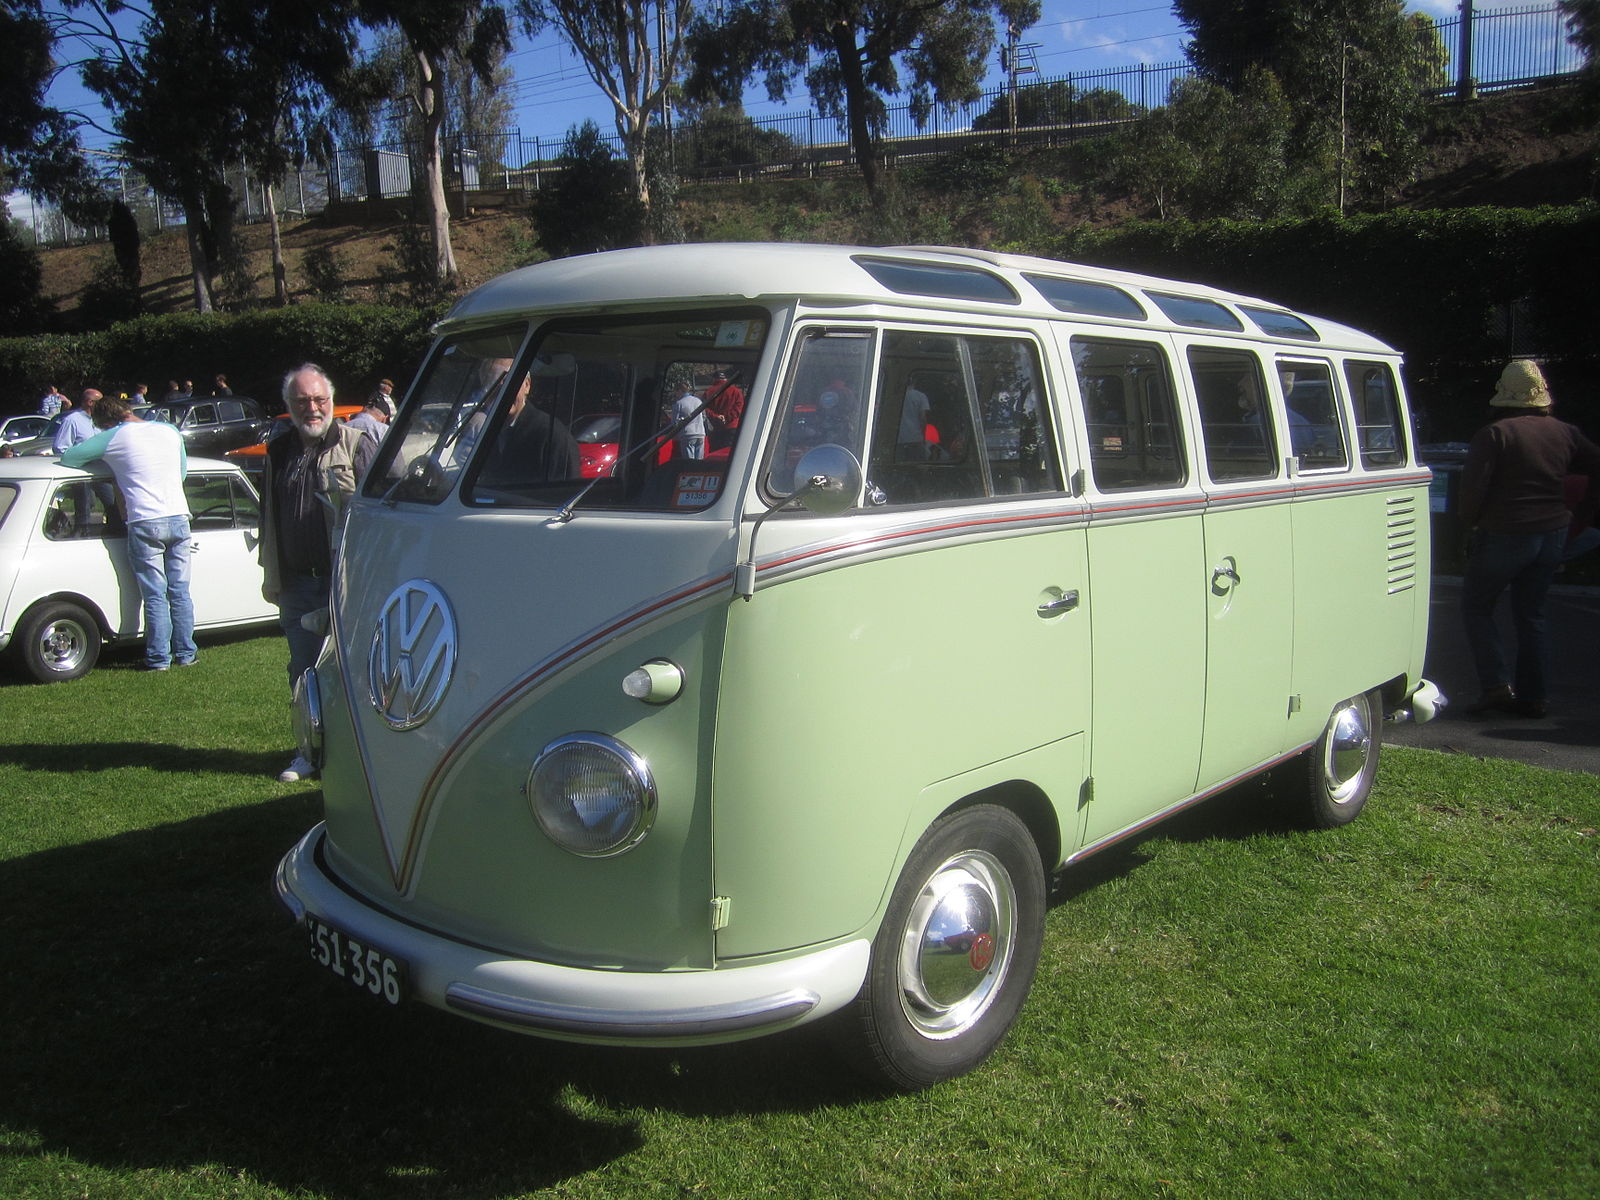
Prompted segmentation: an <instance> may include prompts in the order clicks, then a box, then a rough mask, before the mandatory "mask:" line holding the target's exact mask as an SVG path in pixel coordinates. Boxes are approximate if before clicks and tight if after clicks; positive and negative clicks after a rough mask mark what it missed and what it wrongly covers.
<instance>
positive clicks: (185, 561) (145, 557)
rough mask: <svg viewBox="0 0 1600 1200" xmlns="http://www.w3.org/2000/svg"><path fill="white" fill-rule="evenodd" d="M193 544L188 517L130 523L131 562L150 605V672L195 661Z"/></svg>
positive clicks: (147, 657)
mask: <svg viewBox="0 0 1600 1200" xmlns="http://www.w3.org/2000/svg"><path fill="white" fill-rule="evenodd" d="M189 540H190V534H189V518H188V517H156V518H154V519H153V520H149V521H129V522H128V558H129V559H130V560H132V562H133V577H134V579H136V580H137V581H138V583H139V595H140V596H141V597H142V598H143V600H144V637H145V642H144V661H145V665H146V666H149V667H165V666H167V665H169V664H170V663H171V661H172V660H173V659H176V660H177V661H178V662H180V663H184V662H188V661H189V660H191V659H192V658H194V656H195V645H194V601H193V600H192V599H190V597H189Z"/></svg>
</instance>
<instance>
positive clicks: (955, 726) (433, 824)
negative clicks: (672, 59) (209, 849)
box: [277, 245, 1438, 1087]
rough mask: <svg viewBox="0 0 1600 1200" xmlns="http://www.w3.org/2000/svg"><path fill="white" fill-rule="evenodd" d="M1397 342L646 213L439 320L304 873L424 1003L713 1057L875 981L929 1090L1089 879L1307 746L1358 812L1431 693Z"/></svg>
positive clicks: (383, 518)
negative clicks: (628, 235) (1151, 833)
mask: <svg viewBox="0 0 1600 1200" xmlns="http://www.w3.org/2000/svg"><path fill="white" fill-rule="evenodd" d="M1427 493H1428V472H1427V470H1426V469H1424V468H1422V467H1420V466H1418V465H1417V462H1416V459H1415V457H1414V451H1413V447H1412V444H1411V436H1410V429H1409V422H1408V420H1407V415H1406V406H1405V398H1404V393H1403V390H1402V385H1401V378H1400V359H1399V356H1398V355H1397V354H1396V352H1395V351H1394V350H1392V349H1390V348H1389V347H1388V346H1385V345H1383V344H1382V343H1381V342H1379V341H1377V340H1375V339H1373V338H1371V337H1369V336H1367V335H1365V334H1362V333H1359V332H1357V331H1355V330H1353V329H1349V328H1346V327H1344V326H1341V325H1337V324H1334V323H1332V322H1329V321H1324V320H1319V319H1317V318H1315V317H1310V316H1304V315H1301V314H1298V313H1294V312H1290V311H1288V310H1287V309H1285V308H1283V307H1282V306H1279V305H1275V304H1271V303H1268V302H1264V301H1260V300H1253V299H1249V298H1247V297H1243V296H1236V295H1232V294H1229V293H1225V292H1221V291H1218V290H1216V289H1213V288H1208V287H1202V286H1198V285H1194V284H1187V283H1178V282H1174V281H1169V280H1162V279H1155V278H1146V277H1141V276H1135V275H1129V274H1122V273H1117V272H1111V271H1105V270H1100V269H1095V268H1090V267H1082V266H1075V265H1072V264H1067V263H1060V262H1050V261H1045V260H1041V259H1032V258H1024V257H1017V256H1010V255H999V254H989V253H982V252H977V251H967V250H950V249H929V248H906V249H861V248H849V247H823V246H802V245H723V246H707V245H689V246H664V247H655V248H648V249H639V250H625V251H618V252H614V253H608V254H597V255H592V256H588V257H581V258H571V259H564V260H559V261H555V262H549V263H543V264H540V265H538V266H534V267H529V268H526V269H524V270H520V271H516V272H513V273H511V274H509V275H506V276H503V277H501V278H499V279H496V280H494V281H492V282H490V283H488V284H486V285H485V286H483V287H481V288H479V289H478V290H477V291H475V292H473V293H472V294H471V295H469V296H467V297H466V298H465V299H463V300H462V301H461V302H460V303H459V304H458V305H457V306H456V307H455V309H454V310H453V311H452V312H451V314H450V315H449V317H448V318H447V319H446V320H445V321H444V322H443V323H442V324H441V326H440V328H439V336H438V341H437V344H436V345H435V346H434V348H433V351H432V353H431V355H430V357H429V359H428V361H427V363H426V365H425V366H424V367H423V369H422V371H421V373H420V375H419V377H418V379H417V380H416V382H415V383H414V384H413V386H412V388H411V390H410V393H409V395H408V396H407V398H406V401H405V403H404V405H403V406H402V410H401V412H400V413H399V415H398V417H397V418H396V420H395V423H394V426H393V430H392V432H391V433H390V434H389V436H388V439H387V441H386V443H385V446H384V449H383V451H382V453H381V455H380V457H379V459H378V461H377V462H376V463H375V464H374V466H373V469H372V471H371V473H370V476H369V477H368V479H367V480H366V482H365V484H364V486H363V488H362V491H361V494H360V495H359V496H358V497H357V498H356V500H355V502H354V503H353V504H352V505H351V507H350V511H349V519H348V525H347V527H346V529H345V535H344V543H343V550H342V553H341V556H340V559H339V564H338V570H337V574H336V579H335V586H334V603H333V608H332V625H331V630H330V635H329V638H328V642H327V645H326V648H325V649H324V652H323V654H322V657H321V660H320V661H319V663H318V664H317V666H316V668H315V669H314V670H313V671H310V672H308V673H307V674H306V676H305V677H304V679H303V680H302V683H301V686H300V689H299V697H300V698H299V701H298V712H299V721H300V726H301V740H302V750H303V752H304V753H305V754H306V755H307V756H308V757H309V758H310V759H311V760H312V761H313V762H314V763H315V764H317V765H319V766H320V767H321V770H322V773H323V791H324V795H325V799H326V820H325V821H324V822H323V823H322V824H319V825H318V826H317V827H316V828H314V829H312V830H311V831H310V832H309V833H308V834H307V835H306V836H305V838H304V840H302V841H301V842H300V844H299V845H298V846H296V847H295V848H294V849H293V850H292V851H290V853H289V854H288V855H287V856H286V857H285V858H284V860H283V862H282V865H281V867H280V869H279V872H278V877H277V887H278V894H279V896H280V897H281V898H282V900H283V902H284V904H285V905H286V906H287V907H288V908H289V910H290V911H291V912H292V913H293V914H294V916H295V918H296V919H297V920H298V921H300V922H301V923H302V924H303V926H304V928H305V930H306V934H307V939H308V944H309V946H310V952H311V954H312V957H313V958H314V959H315V960H316V962H317V963H319V964H321V965H322V966H324V967H326V968H329V969H331V970H332V971H333V972H335V973H336V974H339V975H340V976H342V977H343V978H344V979H345V980H346V981H347V982H348V983H350V984H352V985H354V986H355V987H358V988H361V989H363V990H365V991H368V992H370V993H371V994H372V995H373V996H375V997H378V998H380V999H381V1000H385V1001H388V1002H390V1003H399V1002H402V1001H406V1000H419V1001H422V1002H424V1003H428V1004H432V1005H436V1006H438V1007H441V1008H444V1009H448V1010H450V1011H453V1012H456V1013H460V1014H462V1015H464V1016H468V1017H472V1018H475V1019H478V1020H482V1021H486V1022H489V1023H492V1024H495V1025H499V1026H502V1027H505V1028H507V1029H513V1030H519V1031H522V1032H527V1033H533V1034H539V1035H543V1036H548V1037H553V1038H563V1039H571V1040H577V1041H588V1042H608V1043H635V1044H640V1045H684V1044H694V1043H706V1042H718V1041H728V1040H733V1039H739V1038H747V1037H752V1036H756V1035H759V1034H764V1033H769V1032H774V1031H777V1030H782V1029H786V1028H789V1027H791V1026H795V1025H798V1024H801V1023H803V1022H808V1021H815V1020H818V1019H820V1018H824V1017H829V1016H830V1015H832V1014H837V1016H836V1017H834V1021H835V1023H836V1025H837V1026H838V1031H839V1033H840V1035H841V1037H843V1038H844V1039H845V1040H846V1041H847V1042H849V1043H851V1044H853V1047H854V1054H853V1057H854V1059H855V1060H856V1061H857V1062H858V1063H859V1064H861V1065H863V1066H864V1067H865V1068H866V1069H867V1070H868V1071H869V1072H872V1073H874V1074H876V1075H877V1076H879V1077H880V1078H882V1079H884V1080H886V1081H888V1082H889V1083H891V1084H893V1085H896V1086H900V1087H919V1086H924V1085H927V1084H930V1083H933V1082H935V1081H937V1080H940V1079H944V1078H948V1077H950V1076H953V1075H956V1074H959V1073H961V1072H963V1071H966V1070H969V1069H971V1068H972V1067H973V1066H975V1065H976V1064H977V1063H979V1062H981V1061H982V1060H983V1059H984V1058H985V1057H986V1056H987V1055H988V1054H989V1053H990V1052H991V1051H992V1050H993V1049H994V1047H995V1046H996V1045H997V1044H998V1042H999V1041H1000V1039H1001V1038H1002V1037H1003V1036H1004V1034H1005V1031H1006V1029H1007V1028H1008V1027H1009V1025H1010V1024H1011V1022H1012V1020H1013V1019H1014V1018H1015V1016H1016V1014H1017V1012H1018V1009H1019V1007H1020V1006H1021V1004H1022V1002H1023V999H1024V997H1025V995H1026V993H1027V991H1028V989H1029V986H1030V984H1031V983H1032V980H1033V976H1034V970H1035V966H1036V964H1037V960H1038V956H1039V953H1040V944H1041V934H1042V929H1043V923H1044V915H1045V906H1046V891H1047V880H1048V879H1049V877H1050V876H1051V875H1052V873H1054V872H1057V871H1059V870H1062V869H1064V868H1067V867H1070V866H1071V864H1073V863H1074V862H1076V861H1077V860H1079V859H1081V858H1083V857H1084V856H1085V855H1088V854H1091V853H1093V852H1094V851H1096V850H1099V849H1102V848H1104V847H1106V846H1108V845H1111V844H1113V843H1115V842H1117V841H1119V840H1121V839H1124V838H1127V837H1129V836H1130V835H1133V834H1135V833H1137V832H1139V831H1140V830H1142V829H1144V828H1146V827H1147V826H1149V825H1150V824H1151V823H1152V822H1154V821H1158V820H1160V819H1161V818H1163V817H1165V816H1167V815H1170V814H1171V813H1173V812H1176V811H1177V810H1179V809H1182V808H1184V807H1186V806H1188V805H1191V804H1194V803H1195V802H1196V801H1198V800H1201V799H1203V798H1205V797H1207V796H1210V795H1212V794H1214V793H1216V792H1218V791H1219V790H1221V789H1223V788H1226V787H1229V786H1230V785H1232V784H1235V783H1237V782H1239V781H1240V780H1243V779H1245V778H1247V777H1250V776H1253V775H1256V774H1258V773H1260V772H1262V771H1266V770H1268V769H1274V768H1275V769H1277V770H1278V772H1279V774H1280V775H1281V777H1282V782H1283V783H1285V784H1287V785H1288V786H1286V787H1280V788H1279V791H1280V792H1281V793H1283V794H1285V795H1289V794H1292V796H1293V803H1295V804H1296V805H1297V806H1298V809H1299V812H1300V814H1301V815H1302V816H1303V817H1304V819H1305V820H1306V821H1308V822H1309V823H1311V824H1312V825H1315V826H1322V827H1332V826H1338V825H1342V824H1344V823H1345V822H1347V821H1349V820H1351V819H1352V818H1354V817H1355V815H1356V814H1357V813H1358V812H1359V811H1360V809H1361V807H1362V806H1363V804H1365V802H1366V800H1367V797H1368V793H1369V792H1370V791H1371V788H1372V784H1373V776H1374V772H1375V770H1376V766H1377V758H1378V746H1379V737H1378V723H1379V722H1380V721H1381V720H1382V719H1384V718H1385V717H1386V716H1389V717H1394V716H1403V715H1408V714H1409V715H1414V716H1415V717H1416V718H1418V719H1426V718H1427V717H1429V716H1431V715H1432V711H1433V708H1434V706H1435V705H1436V704H1437V703H1438V695H1437V692H1436V690H1435V689H1434V688H1433V687H1432V685H1431V684H1428V683H1427V682H1426V681H1425V680H1423V678H1422V674H1421V672H1422V660H1423V646H1424V641H1425V637H1426V623H1427V615H1428V574H1429V561H1428V540H1427V532H1428V495H1427Z"/></svg>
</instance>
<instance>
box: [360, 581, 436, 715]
mask: <svg viewBox="0 0 1600 1200" xmlns="http://www.w3.org/2000/svg"><path fill="white" fill-rule="evenodd" d="M455 669H456V619H455V614H453V613H452V612H451V611H450V602H449V601H448V600H446V599H445V598H444V593H443V592H441V591H440V590H439V589H438V588H437V587H436V586H435V585H433V584H431V583H429V582H428V581H427V580H426V579H413V580H410V581H409V582H407V583H402V584H401V585H400V586H399V587H397V588H395V590H394V591H392V592H390V593H389V598H388V599H387V600H385V601H384V602H383V611H382V612H381V613H379V614H378V627H377V629H376V630H375V631H374V632H373V634H372V652H371V654H369V655H368V657H367V687H368V691H369V694H370V695H371V698H372V707H373V708H374V709H375V710H376V711H377V713H378V715H379V716H380V717H382V718H383V719H384V720H385V721H386V722H388V724H389V727H390V728H391V729H415V728H416V727H417V726H418V725H421V724H422V723H423V722H424V721H426V720H427V719H428V718H429V717H431V716H433V714H434V712H435V711H436V710H437V709H438V707H439V704H440V702H441V701H442V700H443V699H444V694H445V692H446V691H447V690H448V689H449V687H450V678H451V676H452V675H454V674H455Z"/></svg>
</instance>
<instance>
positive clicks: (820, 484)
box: [733, 442, 865, 600]
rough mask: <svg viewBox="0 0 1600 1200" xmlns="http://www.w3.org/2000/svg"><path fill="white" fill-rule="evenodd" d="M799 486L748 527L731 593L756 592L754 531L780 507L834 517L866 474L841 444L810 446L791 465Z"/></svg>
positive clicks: (851, 505) (849, 502)
mask: <svg viewBox="0 0 1600 1200" xmlns="http://www.w3.org/2000/svg"><path fill="white" fill-rule="evenodd" d="M794 477H795V479H796V480H798V481H800V485H799V486H798V487H797V488H795V490H794V492H793V493H792V494H791V495H790V496H789V498H788V499H787V500H784V501H782V502H781V503H779V504H777V505H775V506H774V507H772V508H769V509H767V511H766V512H764V513H762V514H761V515H760V516H759V517H757V518H756V519H755V522H754V523H753V524H752V525H751V527H750V552H749V555H748V556H747V557H746V559H745V561H744V562H742V563H740V564H739V568H738V570H737V571H735V572H734V584H733V586H734V592H735V594H736V595H738V596H741V597H742V598H744V599H746V600H748V599H750V597H751V596H753V595H755V592H756V534H757V533H758V532H759V531H760V529H761V523H762V522H763V521H765V520H766V519H767V518H768V517H770V516H771V515H772V514H773V513H775V512H778V511H780V510H781V509H785V508H790V507H792V506H795V505H798V506H799V507H801V508H804V509H807V510H808V511H810V512H814V513H816V514H817V515H818V516H820V517H836V516H838V515H839V514H840V513H842V512H848V511H849V510H850V509H852V508H854V507H855V503H856V497H857V496H859V495H860V494H861V483H862V480H863V479H864V477H865V473H864V472H863V471H862V469H861V462H860V460H859V459H857V458H856V456H855V455H854V454H851V453H850V451H848V450H846V449H845V448H844V447H843V446H836V445H834V444H833V443H831V442H830V443H828V444H826V445H822V446H813V447H812V448H811V449H810V450H807V451H806V452H805V454H804V455H803V456H802V457H801V459H800V461H799V462H797V463H795V465H794Z"/></svg>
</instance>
